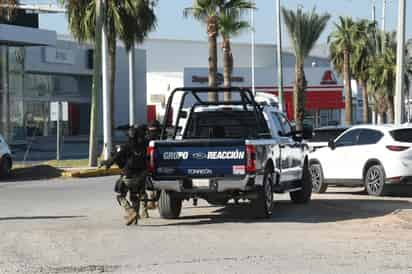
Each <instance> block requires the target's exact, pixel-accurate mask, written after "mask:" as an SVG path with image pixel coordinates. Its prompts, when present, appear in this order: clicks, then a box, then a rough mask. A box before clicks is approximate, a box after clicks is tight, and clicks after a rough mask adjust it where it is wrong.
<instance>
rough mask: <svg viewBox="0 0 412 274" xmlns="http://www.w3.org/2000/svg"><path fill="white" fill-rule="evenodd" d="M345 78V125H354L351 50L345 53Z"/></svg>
mask: <svg viewBox="0 0 412 274" xmlns="http://www.w3.org/2000/svg"><path fill="white" fill-rule="evenodd" d="M343 78H344V81H345V123H346V125H347V126H350V125H351V124H352V120H353V119H352V87H351V75H350V54H349V50H347V49H345V50H344V51H343Z"/></svg>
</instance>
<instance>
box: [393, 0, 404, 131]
mask: <svg viewBox="0 0 412 274" xmlns="http://www.w3.org/2000/svg"><path fill="white" fill-rule="evenodd" d="M405 8H406V1H405V0H399V10H398V12H399V13H398V30H397V36H398V37H397V40H398V41H397V53H396V90H395V124H396V125H400V124H402V122H403V116H404V115H403V114H404V106H405V105H404V100H403V89H404V82H403V80H404V79H403V77H404V72H405V68H404V66H405Z"/></svg>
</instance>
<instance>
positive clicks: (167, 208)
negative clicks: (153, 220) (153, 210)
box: [159, 190, 182, 219]
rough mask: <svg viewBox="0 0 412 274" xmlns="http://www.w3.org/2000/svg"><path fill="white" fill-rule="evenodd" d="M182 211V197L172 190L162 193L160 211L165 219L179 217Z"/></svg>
mask: <svg viewBox="0 0 412 274" xmlns="http://www.w3.org/2000/svg"><path fill="white" fill-rule="evenodd" d="M181 211H182V199H179V198H177V197H176V195H174V193H173V192H171V191H164V190H162V192H161V193H160V199H159V213H160V216H161V217H162V218H165V219H177V218H179V215H180V212H181Z"/></svg>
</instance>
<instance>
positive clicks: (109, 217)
mask: <svg viewBox="0 0 412 274" xmlns="http://www.w3.org/2000/svg"><path fill="white" fill-rule="evenodd" d="M114 179H115V178H113V177H111V178H105V179H87V180H50V181H37V182H24V183H0V234H1V235H2V236H1V240H0V273H101V272H109V273H110V272H113V273H316V274H319V273H335V274H336V273H345V274H346V273H396V274H398V273H408V274H410V273H412V259H411V253H412V233H411V232H412V198H407V197H406V198H397V197H391V198H384V199H382V198H370V197H368V196H366V195H363V194H362V193H361V192H360V189H330V192H329V194H326V195H315V196H314V200H313V201H312V203H311V204H310V205H308V206H298V205H293V204H291V203H290V201H289V199H288V196H287V195H282V196H277V204H276V212H275V214H274V216H273V218H272V219H270V220H264V221H259V220H254V219H253V218H252V217H253V213H252V212H250V211H249V210H248V209H247V207H244V206H243V207H231V208H227V209H223V208H219V207H211V206H209V205H207V204H205V203H202V204H200V206H199V207H196V208H193V207H192V206H191V204H186V205H185V208H184V210H183V215H182V218H181V219H179V220H174V221H170V220H162V219H160V218H159V217H158V214H157V212H155V211H154V212H153V213H152V217H153V218H152V219H149V220H144V221H143V222H142V223H141V225H140V226H135V227H125V226H124V225H123V224H122V219H121V213H122V212H121V211H120V209H119V208H118V207H117V206H116V204H115V203H114V201H113V194H112V182H113V180H114ZM411 197H412V196H411Z"/></svg>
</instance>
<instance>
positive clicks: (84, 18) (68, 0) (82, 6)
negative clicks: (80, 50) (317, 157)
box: [61, 0, 103, 167]
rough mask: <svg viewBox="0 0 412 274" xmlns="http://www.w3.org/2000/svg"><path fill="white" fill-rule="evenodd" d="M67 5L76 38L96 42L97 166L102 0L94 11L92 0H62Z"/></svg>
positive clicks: (93, 136)
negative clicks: (91, 8)
mask: <svg viewBox="0 0 412 274" xmlns="http://www.w3.org/2000/svg"><path fill="white" fill-rule="evenodd" d="M61 2H62V4H64V5H65V6H66V9H67V16H68V21H69V28H70V30H71V32H72V34H73V35H74V37H75V38H76V39H78V40H79V41H80V42H81V41H91V42H93V43H94V56H93V64H94V67H93V86H92V94H91V109H90V137H89V166H91V167H92V166H97V154H98V152H97V143H98V121H99V98H100V92H101V87H102V80H101V75H102V66H101V60H102V55H101V54H102V48H101V45H102V35H101V33H102V31H101V30H102V27H103V17H102V15H103V6H102V2H101V0H96V1H95V3H94V9H95V10H94V12H92V11H91V10H90V7H91V6H92V1H91V0H62V1H61Z"/></svg>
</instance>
